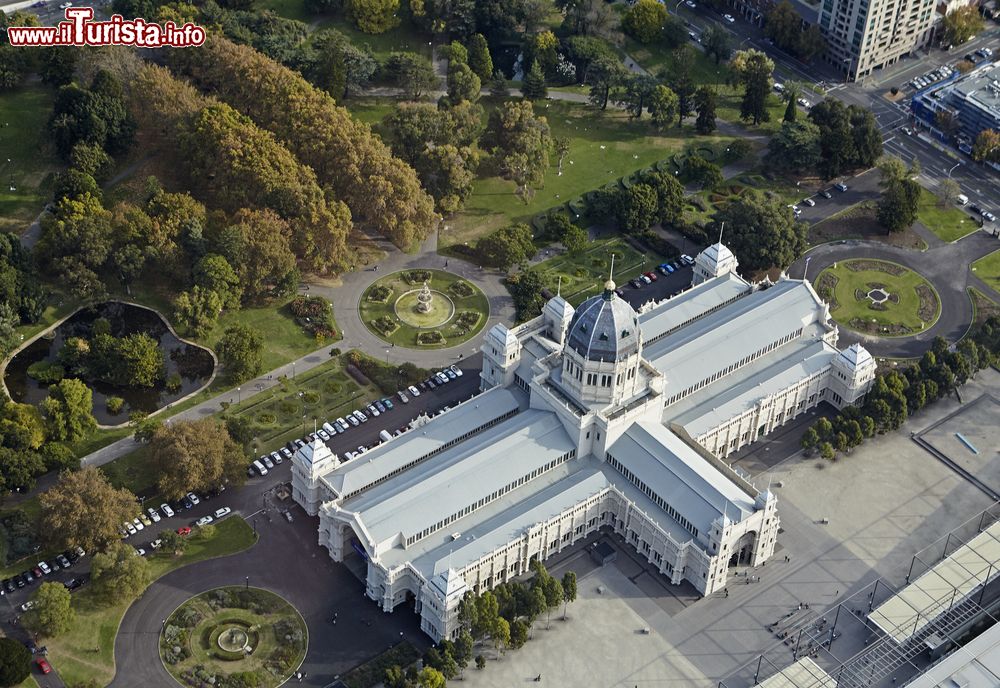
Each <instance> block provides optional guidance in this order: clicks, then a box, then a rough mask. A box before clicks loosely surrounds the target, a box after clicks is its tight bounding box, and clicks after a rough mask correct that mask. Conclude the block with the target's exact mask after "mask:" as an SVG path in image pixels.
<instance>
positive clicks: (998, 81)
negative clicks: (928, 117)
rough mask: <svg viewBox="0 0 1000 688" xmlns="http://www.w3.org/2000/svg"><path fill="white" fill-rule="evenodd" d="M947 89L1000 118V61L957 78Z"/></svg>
mask: <svg viewBox="0 0 1000 688" xmlns="http://www.w3.org/2000/svg"><path fill="white" fill-rule="evenodd" d="M947 90H949V91H951V93H952V94H953V95H954V96H955V97H957V98H959V99H961V100H963V101H965V102H966V103H969V104H972V105H974V106H975V107H977V108H978V109H980V110H982V111H984V112H987V113H989V114H990V115H991V116H993V117H994V118H996V119H1000V63H995V64H992V65H984V66H982V67H980V68H979V69H976V70H974V71H972V72H970V73H969V74H967V75H966V76H964V77H961V78H959V79H956V80H955V81H954V82H953V83H952V84H951V85H950V87H949V88H948V89H947Z"/></svg>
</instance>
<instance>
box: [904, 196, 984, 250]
mask: <svg viewBox="0 0 1000 688" xmlns="http://www.w3.org/2000/svg"><path fill="white" fill-rule="evenodd" d="M917 220H918V221H919V222H921V223H922V224H923V225H924V226H925V227H927V229H929V230H931V231H932V232H934V233H935V234H936V235H937V236H938V238H939V239H941V240H942V241H949V242H950V241H957V240H959V239H961V238H962V237H964V236H966V235H967V234H972V233H973V232H974V231H976V230H977V229H979V224H978V223H977V222H976V221H975V220H973V219H972V218H971V217H969V216H968V215H967V214H965V213H963V212H962V211H961V210H959V209H958V208H956V207H954V206H953V205H951V204H950V203H949V204H947V205H945V206H942V205H941V199H940V198H938V197H937V196H935V195H934V194H932V193H931V192H930V191H928V190H927V189H925V188H923V187H920V206H919V208H918V209H917Z"/></svg>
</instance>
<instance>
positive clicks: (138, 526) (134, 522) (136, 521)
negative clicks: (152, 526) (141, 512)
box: [132, 517, 146, 530]
mask: <svg viewBox="0 0 1000 688" xmlns="http://www.w3.org/2000/svg"><path fill="white" fill-rule="evenodd" d="M132 525H134V526H135V529H136V530H142V529H143V528H145V527H146V526H144V525H143V524H142V521H140V520H139V519H138V517H136V518H133V519H132Z"/></svg>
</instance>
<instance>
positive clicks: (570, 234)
mask: <svg viewBox="0 0 1000 688" xmlns="http://www.w3.org/2000/svg"><path fill="white" fill-rule="evenodd" d="M587 240H588V237H587V230H585V229H583V228H582V227H580V226H578V225H574V224H571V225H570V226H569V227H568V228H567V229H566V232H565V233H564V234H563V235H562V245H563V246H565V247H566V250H567V251H569V252H570V253H579V252H580V251H582V250H583V249H585V248H586V247H587Z"/></svg>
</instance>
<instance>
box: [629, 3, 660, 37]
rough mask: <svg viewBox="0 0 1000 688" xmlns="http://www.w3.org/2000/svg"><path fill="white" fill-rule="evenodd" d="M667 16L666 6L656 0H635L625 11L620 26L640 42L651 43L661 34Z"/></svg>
mask: <svg viewBox="0 0 1000 688" xmlns="http://www.w3.org/2000/svg"><path fill="white" fill-rule="evenodd" d="M668 17H669V15H668V14H667V8H666V7H665V6H664V5H662V4H660V3H659V2H657V1H656V0H637V2H635V3H633V5H632V6H631V7H629V8H628V10H627V11H626V12H625V17H624V18H623V19H622V28H623V29H625V33H627V34H628V35H629V36H631V37H632V38H634V39H635V40H637V41H639V42H640V43H644V44H647V43H652V42H653V41H655V40H656V39H657V38H658V37H659V36H660V35H661V34H662V32H663V26H664V24H666V23H667V19H668Z"/></svg>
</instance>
